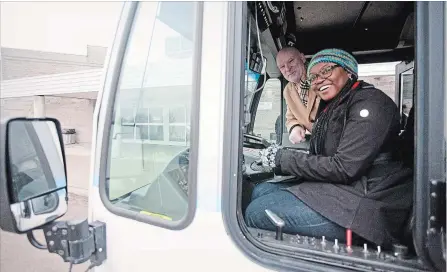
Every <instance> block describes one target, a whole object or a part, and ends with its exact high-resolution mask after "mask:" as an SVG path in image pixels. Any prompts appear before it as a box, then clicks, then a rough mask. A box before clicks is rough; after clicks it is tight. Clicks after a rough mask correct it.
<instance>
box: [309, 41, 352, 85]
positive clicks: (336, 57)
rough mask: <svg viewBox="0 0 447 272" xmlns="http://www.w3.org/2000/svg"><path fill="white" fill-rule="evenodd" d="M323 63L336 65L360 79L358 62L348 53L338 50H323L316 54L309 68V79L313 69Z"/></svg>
mask: <svg viewBox="0 0 447 272" xmlns="http://www.w3.org/2000/svg"><path fill="white" fill-rule="evenodd" d="M322 62H332V63H336V64H338V65H340V66H341V67H342V68H343V69H345V70H346V72H348V73H351V74H353V75H354V76H355V77H356V78H358V63H357V60H356V59H355V58H354V57H353V56H352V55H351V54H349V53H348V52H346V51H344V50H341V49H336V48H331V49H323V50H321V51H319V52H318V53H316V54H315V55H314V56H313V57H312V59H311V60H310V62H309V65H308V66H307V77H309V75H310V70H311V69H312V67H313V66H315V65H316V64H318V63H322Z"/></svg>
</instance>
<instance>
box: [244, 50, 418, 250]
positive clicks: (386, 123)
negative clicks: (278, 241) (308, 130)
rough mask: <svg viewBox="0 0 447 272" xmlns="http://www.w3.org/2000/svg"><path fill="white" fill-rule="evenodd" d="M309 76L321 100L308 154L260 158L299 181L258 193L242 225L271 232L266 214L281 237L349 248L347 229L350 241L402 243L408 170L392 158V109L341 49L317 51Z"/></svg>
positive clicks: (270, 152) (269, 152)
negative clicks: (277, 221) (278, 224)
mask: <svg viewBox="0 0 447 272" xmlns="http://www.w3.org/2000/svg"><path fill="white" fill-rule="evenodd" d="M307 71H308V73H307V78H308V80H309V81H311V82H312V88H313V89H314V90H315V91H316V93H317V95H318V96H320V97H321V99H322V101H321V102H320V105H319V109H318V112H317V119H316V122H315V123H314V124H313V129H312V136H311V141H310V149H309V154H307V153H302V152H296V151H293V150H288V149H285V148H282V147H278V146H274V145H273V146H271V147H269V148H267V149H266V150H264V151H263V152H262V157H263V158H262V161H263V164H264V165H265V166H268V167H273V168H274V171H275V173H276V174H279V175H292V176H295V177H297V180H296V181H295V182H290V183H287V184H285V185H284V184H283V185H278V184H271V183H262V184H260V185H258V186H257V187H255V189H254V191H253V194H252V202H251V203H250V204H249V206H248V207H247V210H246V214H245V216H246V221H247V224H248V225H249V226H251V227H256V228H262V229H268V230H272V231H273V230H275V226H274V225H273V224H272V223H271V221H270V220H269V218H268V216H267V215H266V213H265V212H264V211H265V210H267V209H268V210H271V211H272V212H274V213H276V214H277V215H278V216H279V217H280V218H282V219H284V221H285V225H284V228H283V230H284V232H288V233H291V234H300V235H305V236H325V237H326V238H330V239H338V240H339V241H346V237H345V235H344V234H345V231H344V230H345V229H350V230H352V232H353V234H354V242H357V243H358V242H360V241H369V242H372V243H375V244H377V245H381V246H383V247H384V248H389V247H390V246H391V245H392V243H396V242H399V241H400V240H401V238H402V237H401V230H402V228H403V226H404V224H405V220H406V215H407V214H408V212H409V211H410V209H411V206H412V188H413V184H412V171H411V170H410V169H407V168H404V167H403V166H402V163H401V162H400V161H399V160H397V159H395V158H396V156H394V155H395V154H396V152H397V150H396V146H397V141H398V132H399V116H400V115H399V111H398V109H397V106H396V104H394V102H393V101H392V100H391V99H390V98H389V97H388V96H387V95H386V94H385V93H383V92H382V91H381V90H378V89H376V88H375V87H374V86H373V85H371V84H368V83H366V82H363V81H357V77H358V75H357V73H358V64H357V61H356V60H355V59H354V57H352V56H351V55H350V54H349V53H347V52H345V51H343V50H339V49H326V50H322V51H320V52H318V53H317V54H315V55H314V57H313V58H312V59H311V61H310V62H309V66H308V69H307ZM396 195H399V198H396V197H394V196H396ZM297 208H298V210H299V212H297ZM388 226H393V227H392V228H389V227H388Z"/></svg>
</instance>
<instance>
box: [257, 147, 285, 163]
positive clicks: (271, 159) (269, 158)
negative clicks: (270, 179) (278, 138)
mask: <svg viewBox="0 0 447 272" xmlns="http://www.w3.org/2000/svg"><path fill="white" fill-rule="evenodd" d="M279 149H281V147H280V146H278V145H277V144H272V145H271V146H269V147H267V148H266V149H262V150H261V151H259V153H260V155H261V162H262V166H264V167H271V168H274V167H276V165H275V159H276V152H278V150H279Z"/></svg>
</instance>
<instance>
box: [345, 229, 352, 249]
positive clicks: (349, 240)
mask: <svg viewBox="0 0 447 272" xmlns="http://www.w3.org/2000/svg"><path fill="white" fill-rule="evenodd" d="M346 246H347V247H351V246H352V230H351V229H346Z"/></svg>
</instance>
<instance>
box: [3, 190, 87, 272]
mask: <svg viewBox="0 0 447 272" xmlns="http://www.w3.org/2000/svg"><path fill="white" fill-rule="evenodd" d="M81 218H87V199H86V198H85V197H79V196H76V195H70V198H69V203H68V211H67V213H66V214H65V216H64V217H62V218H61V219H60V220H70V219H81ZM35 235H36V236H37V238H38V240H39V241H42V242H44V241H45V240H44V237H43V233H42V231H36V232H35ZM88 265H89V262H86V263H83V264H79V265H74V266H73V269H72V271H73V272H78V271H86V269H87V267H88ZM68 269H69V264H68V263H65V262H64V261H63V260H62V258H61V257H59V256H58V255H56V254H54V253H49V252H48V251H46V250H40V249H37V248H35V247H33V246H32V245H31V244H30V243H29V242H28V239H27V238H26V235H18V234H13V233H9V232H4V231H1V230H0V271H1V272H15V271H17V272H60V271H63V272H67V271H68Z"/></svg>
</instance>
